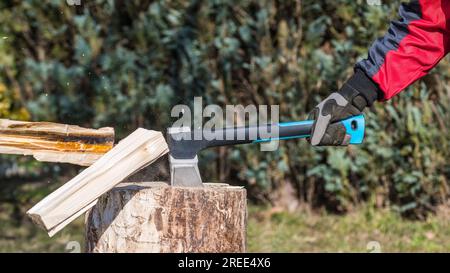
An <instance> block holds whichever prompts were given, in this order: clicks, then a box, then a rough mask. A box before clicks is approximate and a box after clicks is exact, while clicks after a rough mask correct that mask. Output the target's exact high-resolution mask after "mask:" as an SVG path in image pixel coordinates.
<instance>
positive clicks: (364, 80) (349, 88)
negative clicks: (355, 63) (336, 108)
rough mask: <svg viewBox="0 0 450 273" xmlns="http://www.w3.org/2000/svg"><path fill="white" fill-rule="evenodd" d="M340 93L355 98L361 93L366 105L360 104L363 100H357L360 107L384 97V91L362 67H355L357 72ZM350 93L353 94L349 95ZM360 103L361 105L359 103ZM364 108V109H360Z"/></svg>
mask: <svg viewBox="0 0 450 273" xmlns="http://www.w3.org/2000/svg"><path fill="white" fill-rule="evenodd" d="M339 93H342V94H347V96H345V95H344V96H345V97H347V98H348V97H352V98H355V99H356V97H357V95H361V96H362V97H363V98H364V99H365V101H366V103H365V104H366V105H360V104H361V102H356V101H353V102H355V103H356V104H357V105H355V106H357V107H358V108H360V107H361V106H362V108H364V107H365V106H372V104H373V103H374V102H375V101H376V100H377V99H378V100H379V99H382V97H383V96H382V92H381V90H380V88H379V87H378V85H377V84H376V83H375V82H373V81H372V79H370V78H369V77H368V76H367V75H366V74H365V73H364V72H363V71H362V70H361V69H358V68H357V69H355V74H353V76H351V77H350V78H349V79H348V80H347V81H346V82H345V83H344V85H343V86H342V87H341V89H340V90H339ZM349 94H353V95H350V96H348V95H349ZM358 104H359V105H358ZM360 110H362V109H360Z"/></svg>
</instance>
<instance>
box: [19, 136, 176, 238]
mask: <svg viewBox="0 0 450 273" xmlns="http://www.w3.org/2000/svg"><path fill="white" fill-rule="evenodd" d="M168 150H169V149H168V147H167V143H166V141H165V139H164V137H163V135H162V134H161V133H160V132H156V131H151V130H145V129H142V128H139V129H137V130H136V131H134V132H133V133H132V134H130V135H129V136H128V137H126V138H125V139H123V140H122V141H120V142H119V144H117V145H116V146H115V147H114V148H113V149H111V150H110V151H109V152H107V153H106V154H105V155H104V156H102V157H101V158H100V159H99V160H97V161H96V162H95V163H94V164H93V165H92V166H90V167H88V168H87V169H85V170H84V171H82V172H81V173H80V174H78V175H77V176H75V177H74V178H73V179H71V180H70V181H69V182H67V183H66V184H64V185H63V186H62V187H60V188H59V189H57V190H56V191H54V192H53V193H51V194H49V195H48V196H47V197H45V198H44V199H43V200H42V201H40V202H39V203H38V204H36V205H35V206H34V207H32V208H31V209H30V210H29V211H28V212H27V214H28V215H29V216H30V217H31V218H32V219H33V221H34V222H35V223H36V224H38V225H39V226H41V227H43V228H44V229H46V230H47V231H48V232H49V235H50V236H52V235H53V234H54V233H55V230H56V231H58V230H60V229H62V228H63V227H64V226H65V225H67V224H68V223H70V222H71V220H73V219H75V217H74V215H76V214H81V213H82V211H85V210H87V209H88V207H89V206H91V205H93V202H95V201H96V200H97V198H99V197H100V196H101V195H102V194H104V193H105V192H107V191H109V190H110V189H111V188H113V187H114V186H115V185H117V184H118V183H120V182H121V181H122V180H124V179H125V178H127V177H128V176H130V175H132V174H133V173H135V172H137V171H139V170H140V169H142V168H144V167H145V166H147V165H149V164H151V163H153V162H154V161H155V160H156V159H158V158H159V157H161V156H163V155H164V154H166V153H167V152H168ZM80 212H81V213H80Z"/></svg>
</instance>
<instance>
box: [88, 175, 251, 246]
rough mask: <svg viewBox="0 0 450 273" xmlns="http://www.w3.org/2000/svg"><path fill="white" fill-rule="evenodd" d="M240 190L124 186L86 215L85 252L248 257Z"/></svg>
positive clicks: (243, 193)
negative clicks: (220, 254)
mask: <svg viewBox="0 0 450 273" xmlns="http://www.w3.org/2000/svg"><path fill="white" fill-rule="evenodd" d="M246 223H247V202H246V191H245V189H244V188H242V187H233V186H229V185H227V184H216V183H205V184H204V187H195V188H189V187H171V186H169V185H168V184H166V183H162V182H139V183H121V184H119V185H118V186H117V187H115V188H114V189H112V190H111V191H109V192H108V193H106V194H105V195H103V196H102V197H101V198H99V200H98V202H97V204H96V205H95V206H94V207H93V208H92V209H91V210H90V211H89V212H88V213H87V214H86V228H85V238H86V251H87V252H160V253H167V252H245V249H246Z"/></svg>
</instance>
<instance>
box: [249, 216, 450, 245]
mask: <svg viewBox="0 0 450 273" xmlns="http://www.w3.org/2000/svg"><path fill="white" fill-rule="evenodd" d="M449 216H450V215H449V209H448V208H447V209H444V208H442V209H440V210H439V212H438V213H437V214H436V215H434V216H430V217H429V218H428V219H427V220H426V221H422V222H419V221H409V220H404V219H402V218H400V217H399V215H398V214H397V213H395V212H393V211H391V210H388V209H382V210H380V209H378V210H375V209H372V208H369V207H362V208H359V209H358V210H356V211H355V212H352V213H349V214H347V215H344V216H337V215H332V214H327V213H320V214H317V213H311V212H294V213H289V212H285V211H279V210H276V209H263V208H260V207H250V208H249V225H248V234H247V235H248V251H249V252H376V251H381V252H450V225H449V220H450V218H449Z"/></svg>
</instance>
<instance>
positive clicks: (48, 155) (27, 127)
mask: <svg viewBox="0 0 450 273" xmlns="http://www.w3.org/2000/svg"><path fill="white" fill-rule="evenodd" d="M113 145H114V129H113V128H110V127H104V128H100V129H89V128H83V127H79V126H76V125H67V124H59V123H52V122H26V121H14V120H8V119H0V153H3V154H20V155H32V156H34V157H35V158H36V159H37V160H39V161H48V162H61V163H72V164H77V165H82V166H89V165H92V164H93V163H94V162H95V161H96V160H97V159H99V158H100V157H101V156H102V155H103V154H105V153H106V152H108V151H109V150H110V149H111V148H112V147H113Z"/></svg>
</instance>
